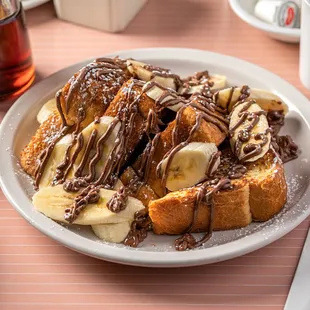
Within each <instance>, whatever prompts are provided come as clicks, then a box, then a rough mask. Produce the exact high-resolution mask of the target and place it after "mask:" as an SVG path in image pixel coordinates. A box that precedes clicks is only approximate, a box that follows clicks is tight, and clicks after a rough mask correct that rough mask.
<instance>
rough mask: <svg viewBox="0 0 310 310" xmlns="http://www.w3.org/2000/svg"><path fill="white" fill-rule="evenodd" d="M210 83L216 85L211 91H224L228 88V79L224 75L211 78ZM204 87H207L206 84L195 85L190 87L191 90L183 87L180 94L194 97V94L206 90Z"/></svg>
mask: <svg viewBox="0 0 310 310" xmlns="http://www.w3.org/2000/svg"><path fill="white" fill-rule="evenodd" d="M209 81H211V82H213V83H214V84H213V86H212V87H210V89H211V90H215V91H216V90H218V89H222V88H224V87H225V86H226V81H227V78H226V76H224V75H213V76H211V77H210V78H209ZM204 87H205V85H204V84H200V85H193V86H190V87H189V88H188V87H187V88H186V87H183V86H181V87H180V88H179V90H178V92H179V93H180V94H181V95H192V94H196V93H198V94H199V93H201V92H202V91H203V90H204Z"/></svg>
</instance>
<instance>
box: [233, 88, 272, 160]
mask: <svg viewBox="0 0 310 310" xmlns="http://www.w3.org/2000/svg"><path fill="white" fill-rule="evenodd" d="M242 96H243V94H242V95H241V96H240V98H244V97H242ZM245 98H246V97H245ZM244 100H245V99H242V100H241V101H239V102H238V103H237V104H235V105H234V107H233V109H232V112H231V114H232V113H234V111H235V109H236V107H238V106H240V105H241V104H243V105H244V106H243V107H242V109H241V110H240V111H239V113H238V117H239V120H238V121H237V123H236V124H235V125H234V126H233V127H232V128H231V129H230V136H233V135H234V134H235V132H236V130H237V129H238V128H239V127H240V126H241V125H243V124H244V123H245V122H247V126H246V127H244V128H243V129H241V130H240V131H239V132H238V136H237V139H236V141H235V143H234V145H233V150H234V153H235V155H236V156H237V157H238V158H239V159H240V162H244V161H247V160H249V159H251V158H252V157H255V156H257V155H259V154H260V153H261V152H262V150H263V149H262V147H263V146H264V145H266V143H268V138H267V134H268V133H270V130H269V129H268V130H267V131H266V132H262V133H259V134H256V135H255V136H254V139H255V140H260V142H259V143H255V144H254V143H247V144H246V145H245V146H244V148H243V152H244V154H245V155H244V156H243V157H242V158H240V155H241V151H242V146H243V144H244V143H245V142H248V141H249V140H250V138H251V136H252V130H253V129H254V127H255V126H256V125H257V124H258V122H259V119H260V116H261V115H266V112H265V111H262V110H261V111H257V112H249V111H248V110H249V108H250V107H251V105H252V104H254V103H255V100H249V101H244Z"/></svg>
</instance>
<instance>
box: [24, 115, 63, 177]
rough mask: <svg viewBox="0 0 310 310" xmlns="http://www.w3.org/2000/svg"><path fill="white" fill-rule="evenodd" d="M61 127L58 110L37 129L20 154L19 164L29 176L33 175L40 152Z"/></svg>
mask: <svg viewBox="0 0 310 310" xmlns="http://www.w3.org/2000/svg"><path fill="white" fill-rule="evenodd" d="M61 127H62V121H61V117H60V115H59V114H58V112H54V113H52V114H51V115H50V116H49V118H48V119H47V120H46V121H45V122H43V123H42V124H41V125H40V127H39V128H38V129H37V131H36V133H35V135H34V136H32V138H31V140H30V142H29V143H28V144H27V145H26V147H25V148H24V149H23V150H22V152H21V154H20V164H21V166H22V168H23V169H24V170H25V172H26V173H28V174H29V175H30V176H32V177H34V174H35V170H36V167H37V164H38V158H39V155H40V154H41V152H42V151H43V150H44V149H45V148H46V147H47V146H48V144H49V143H50V142H51V141H52V140H53V139H54V137H55V136H56V135H57V134H58V133H59V132H60V129H61Z"/></svg>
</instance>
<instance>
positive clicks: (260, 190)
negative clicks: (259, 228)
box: [249, 151, 287, 222]
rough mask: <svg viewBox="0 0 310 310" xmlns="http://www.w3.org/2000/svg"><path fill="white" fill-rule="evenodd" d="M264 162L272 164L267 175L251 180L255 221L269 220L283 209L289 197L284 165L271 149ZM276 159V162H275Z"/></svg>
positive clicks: (252, 210) (251, 200) (251, 201)
mask: <svg viewBox="0 0 310 310" xmlns="http://www.w3.org/2000/svg"><path fill="white" fill-rule="evenodd" d="M266 155H267V156H265V162H264V164H265V165H267V164H268V163H269V164H270V165H271V167H270V168H269V171H267V175H266V176H265V177H264V176H261V177H259V178H257V177H256V178H255V175H254V176H253V177H252V179H251V180H250V181H249V184H250V207H251V213H252V216H253V220H254V221H260V222H263V221H267V220H269V219H271V218H272V217H273V216H274V215H275V214H277V213H278V212H280V211H281V209H282V208H283V206H284V204H285V203H286V199H287V184H286V180H285V174H284V167H283V164H281V163H280V161H279V160H276V159H275V157H274V156H273V155H272V153H271V151H270V152H269V153H267V154H266ZM274 160H275V161H276V162H274Z"/></svg>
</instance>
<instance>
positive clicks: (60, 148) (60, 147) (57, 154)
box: [39, 134, 73, 188]
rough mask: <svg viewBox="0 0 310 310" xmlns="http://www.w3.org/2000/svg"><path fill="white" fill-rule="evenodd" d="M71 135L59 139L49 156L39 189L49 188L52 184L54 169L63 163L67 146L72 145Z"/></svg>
mask: <svg viewBox="0 0 310 310" xmlns="http://www.w3.org/2000/svg"><path fill="white" fill-rule="evenodd" d="M72 139H73V138H72V135H71V134H68V135H65V136H64V137H63V138H61V139H60V140H59V141H58V142H57V143H56V145H55V147H54V149H53V151H52V153H51V155H50V156H49V159H48V162H47V165H46V166H45V169H44V171H43V174H42V177H41V180H40V184H39V188H43V187H46V186H50V185H51V184H52V183H53V180H54V177H55V173H56V168H57V166H58V165H59V164H60V163H61V162H62V161H63V159H64V154H65V152H66V150H67V148H68V146H69V145H70V144H71V143H72Z"/></svg>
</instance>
